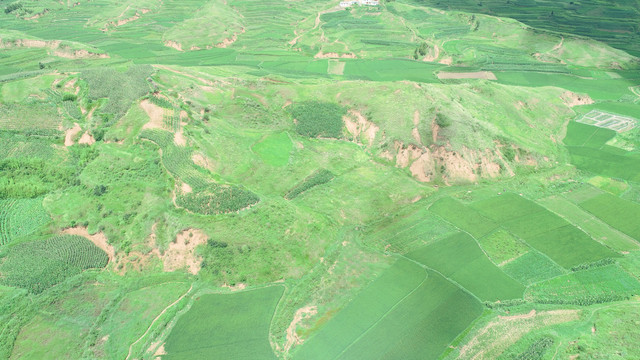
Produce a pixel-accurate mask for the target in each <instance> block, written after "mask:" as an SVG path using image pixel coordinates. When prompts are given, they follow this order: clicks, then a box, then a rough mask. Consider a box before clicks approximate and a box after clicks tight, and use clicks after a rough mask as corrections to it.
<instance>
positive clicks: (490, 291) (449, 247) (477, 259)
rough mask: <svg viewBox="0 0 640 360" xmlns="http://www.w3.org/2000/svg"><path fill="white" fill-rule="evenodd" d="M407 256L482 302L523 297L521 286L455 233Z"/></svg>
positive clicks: (465, 239) (467, 238)
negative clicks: (438, 273) (461, 287)
mask: <svg viewBox="0 0 640 360" xmlns="http://www.w3.org/2000/svg"><path fill="white" fill-rule="evenodd" d="M407 257H408V258H410V259H412V260H415V261H417V262H419V263H421V264H424V265H426V266H428V267H430V268H432V269H434V270H436V271H439V272H440V273H442V274H443V275H444V276H447V277H449V278H451V279H453V280H454V281H456V282H457V283H459V284H460V285H461V286H463V287H464V288H465V289H467V290H468V291H470V292H471V293H473V294H475V295H476V296H477V297H479V298H480V299H482V300H487V301H496V300H507V299H518V298H520V297H522V294H523V292H524V286H523V285H522V284H520V283H518V282H517V281H515V280H514V279H512V278H510V277H509V276H507V275H506V274H505V273H504V272H502V270H500V269H499V268H498V267H497V266H496V265H494V264H493V263H492V262H491V261H490V260H489V259H488V258H487V256H486V255H485V254H484V252H482V250H481V249H480V247H479V246H478V244H477V243H476V242H475V240H473V239H472V238H471V237H470V236H469V235H467V234H464V233H458V234H455V235H453V236H449V237H447V238H444V239H442V240H439V241H438V242H435V243H433V244H431V245H427V246H425V247H423V248H422V249H419V250H415V251H412V252H410V253H408V254H407Z"/></svg>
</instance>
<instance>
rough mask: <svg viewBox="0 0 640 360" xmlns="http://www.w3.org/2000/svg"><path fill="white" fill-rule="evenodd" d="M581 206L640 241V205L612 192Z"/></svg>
mask: <svg viewBox="0 0 640 360" xmlns="http://www.w3.org/2000/svg"><path fill="white" fill-rule="evenodd" d="M580 207H582V208H583V209H585V210H587V211H588V212H590V213H592V214H593V215H595V216H597V217H598V218H600V219H601V220H602V221H604V222H606V223H607V224H609V225H611V226H612V227H614V228H616V229H618V230H620V231H622V232H623V233H625V234H627V235H629V236H631V237H632V238H634V239H636V240H637V241H640V222H638V219H640V205H638V204H637V203H634V202H631V201H628V200H624V199H621V198H619V197H617V196H613V195H611V194H600V195H598V196H596V197H594V198H592V199H589V200H586V201H584V202H581V203H580Z"/></svg>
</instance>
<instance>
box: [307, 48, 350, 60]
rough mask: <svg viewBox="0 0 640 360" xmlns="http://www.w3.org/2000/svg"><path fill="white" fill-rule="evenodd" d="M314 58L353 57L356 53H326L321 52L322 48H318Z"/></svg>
mask: <svg viewBox="0 0 640 360" xmlns="http://www.w3.org/2000/svg"><path fill="white" fill-rule="evenodd" d="M314 58H316V59H340V58H342V59H355V58H356V55H355V54H353V53H347V54H338V53H335V52H328V53H323V52H322V50H320V51H319V52H318V53H317V54H316V55H315V56H314Z"/></svg>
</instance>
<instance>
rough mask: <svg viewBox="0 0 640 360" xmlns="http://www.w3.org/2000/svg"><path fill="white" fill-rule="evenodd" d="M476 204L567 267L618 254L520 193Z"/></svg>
mask: <svg viewBox="0 0 640 360" xmlns="http://www.w3.org/2000/svg"><path fill="white" fill-rule="evenodd" d="M473 207H474V208H476V209H478V210H479V211H480V212H481V213H482V214H484V215H485V216H487V217H489V218H492V219H494V220H496V221H501V222H502V226H503V227H504V228H505V229H507V230H509V231H510V232H511V233H513V234H514V235H516V236H518V237H519V238H521V239H522V240H524V241H525V242H526V243H527V244H529V245H530V246H531V247H533V248H535V249H536V250H538V251H540V252H542V253H544V254H545V255H547V256H548V257H549V258H551V260H553V261H554V262H556V263H557V264H559V265H561V266H562V267H564V268H566V269H569V268H571V267H573V266H575V265H578V264H581V263H585V262H593V261H597V260H600V259H604V258H608V257H614V256H618V255H617V254H616V253H615V252H613V251H611V250H610V249H608V248H606V247H605V246H603V245H601V244H599V243H598V242H595V241H594V240H593V239H592V238H591V237H590V236H589V235H588V234H586V233H585V232H583V231H582V230H580V229H578V228H576V227H574V226H573V225H571V224H569V223H568V222H567V221H566V220H564V219H563V218H561V217H559V216H558V215H556V214H554V213H552V212H550V211H549V210H547V209H545V208H543V207H542V206H540V205H538V204H536V203H534V202H533V201H530V200H527V199H525V198H523V197H521V196H518V195H515V194H505V195H502V196H499V197H494V198H490V199H487V200H482V201H478V202H475V203H473ZM543 224H544V225H543Z"/></svg>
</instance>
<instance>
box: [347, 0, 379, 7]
mask: <svg viewBox="0 0 640 360" xmlns="http://www.w3.org/2000/svg"><path fill="white" fill-rule="evenodd" d="M356 4H357V5H360V6H362V5H368V6H378V5H380V1H379V0H349V1H342V2H341V3H340V6H341V7H343V8H346V7H349V6H353V5H356Z"/></svg>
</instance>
